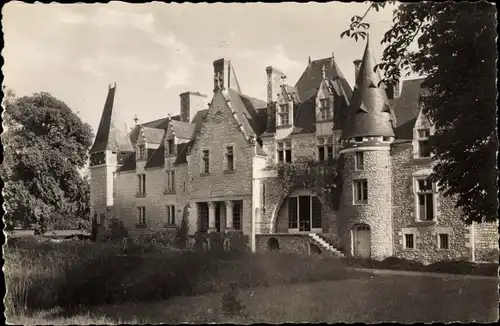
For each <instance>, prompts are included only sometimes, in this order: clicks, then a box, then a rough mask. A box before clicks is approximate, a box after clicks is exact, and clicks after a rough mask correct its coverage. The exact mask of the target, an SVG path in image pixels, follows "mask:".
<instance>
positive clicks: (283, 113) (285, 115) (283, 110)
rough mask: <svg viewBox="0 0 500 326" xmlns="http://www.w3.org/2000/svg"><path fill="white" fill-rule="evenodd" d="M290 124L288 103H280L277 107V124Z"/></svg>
mask: <svg viewBox="0 0 500 326" xmlns="http://www.w3.org/2000/svg"><path fill="white" fill-rule="evenodd" d="M289 124H290V105H289V104H281V105H280V109H279V125H280V126H287V125H289Z"/></svg>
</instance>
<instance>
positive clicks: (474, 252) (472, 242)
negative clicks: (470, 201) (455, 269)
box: [470, 222, 476, 262]
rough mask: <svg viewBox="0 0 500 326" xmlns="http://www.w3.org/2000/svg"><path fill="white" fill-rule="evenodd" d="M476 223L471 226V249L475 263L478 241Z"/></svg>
mask: <svg viewBox="0 0 500 326" xmlns="http://www.w3.org/2000/svg"><path fill="white" fill-rule="evenodd" d="M475 224H476V223H475V222H472V224H471V226H470V249H471V260H472V261H473V262H475V261H476V245H475V243H476V241H475V239H474V225H475Z"/></svg>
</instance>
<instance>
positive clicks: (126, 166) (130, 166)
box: [117, 152, 136, 172]
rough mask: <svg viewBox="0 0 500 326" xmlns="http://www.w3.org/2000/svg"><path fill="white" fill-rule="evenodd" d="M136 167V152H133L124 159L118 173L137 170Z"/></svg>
mask: <svg viewBox="0 0 500 326" xmlns="http://www.w3.org/2000/svg"><path fill="white" fill-rule="evenodd" d="M135 167H136V164H135V152H131V153H128V154H127V156H125V157H124V158H123V165H122V166H120V167H119V168H118V170H117V172H123V171H131V170H135Z"/></svg>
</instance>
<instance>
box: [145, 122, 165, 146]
mask: <svg viewBox="0 0 500 326" xmlns="http://www.w3.org/2000/svg"><path fill="white" fill-rule="evenodd" d="M142 135H143V136H144V140H145V141H146V142H148V143H152V144H161V143H162V141H163V136H164V135H165V130H164V129H156V128H149V127H144V126H142Z"/></svg>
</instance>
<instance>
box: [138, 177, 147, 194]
mask: <svg viewBox="0 0 500 326" xmlns="http://www.w3.org/2000/svg"><path fill="white" fill-rule="evenodd" d="M137 179H138V186H139V191H138V192H137V194H138V195H139V196H145V195H146V175H145V174H138V175H137Z"/></svg>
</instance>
